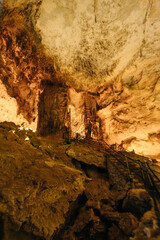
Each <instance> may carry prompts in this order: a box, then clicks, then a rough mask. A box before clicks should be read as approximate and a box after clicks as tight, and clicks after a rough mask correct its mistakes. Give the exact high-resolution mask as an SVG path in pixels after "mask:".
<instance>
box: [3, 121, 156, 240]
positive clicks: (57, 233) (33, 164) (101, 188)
mask: <svg viewBox="0 0 160 240" xmlns="http://www.w3.org/2000/svg"><path fill="white" fill-rule="evenodd" d="M125 157H126V159H127V161H128V165H126V159H125ZM132 159H133V160H132ZM121 160H123V161H121ZM137 160H139V161H140V163H141V165H142V170H143V171H142V170H140V168H139V165H138V166H137ZM145 162H148V164H149V165H148V166H150V168H151V169H152V170H154V169H155V165H153V164H152V163H151V162H149V161H148V159H146V158H144V157H140V156H138V155H136V154H134V153H132V154H131V153H127V152H115V151H113V150H112V149H111V148H110V149H105V147H104V146H103V145H102V144H101V143H98V142H95V141H92V142H90V140H89V141H86V140H85V141H80V142H78V143H77V142H74V141H72V142H71V143H69V144H67V143H66V141H64V140H63V139H61V138H59V137H57V136H55V135H52V136H51V137H48V138H42V137H37V134H36V133H33V132H32V131H31V130H25V129H20V128H19V127H18V126H16V125H15V124H13V123H8V122H4V123H1V124H0V239H2V240H22V239H24V240H42V239H43V240H53V239H55V240H60V239H61V240H68V239H69V240H82V239H88V240H97V239H98V240H106V239H108V240H117V239H119V240H124V239H126V240H127V239H133V240H139V239H142V238H143V239H146V240H149V239H152V240H157V239H158V236H160V229H159V225H160V218H159V210H160V204H159V197H158V192H159V191H160V184H157V187H158V192H153V188H152V187H153V186H152V183H151V182H149V178H148V176H147V174H149V173H151V172H149V171H146V170H147V168H146V165H145ZM126 166H128V168H127V167H126ZM128 169H130V175H129V174H128ZM143 173H145V176H144V175H143ZM155 174H157V176H159V174H160V168H159V167H156V171H155ZM131 175H132V176H131ZM150 177H155V176H154V175H152V174H151V175H150ZM151 186H152V187H151Z"/></svg>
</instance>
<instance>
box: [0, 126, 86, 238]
mask: <svg viewBox="0 0 160 240" xmlns="http://www.w3.org/2000/svg"><path fill="white" fill-rule="evenodd" d="M11 128H12V125H11ZM15 131H16V132H15V133H13V132H12V131H11V132H8V131H7V130H6V127H2V126H0V166H1V167H0V196H1V197H0V214H1V216H3V217H4V223H5V224H6V226H5V227H6V229H7V228H8V229H9V228H10V224H9V223H8V225H7V222H6V221H7V216H8V217H9V222H11V223H12V224H13V227H12V228H13V232H14V231H15V232H16V231H19V230H20V228H21V230H24V231H25V232H31V233H32V234H34V235H37V236H42V237H44V238H45V239H50V238H51V236H52V235H54V234H55V233H56V232H57V230H60V229H61V227H62V226H64V225H65V221H66V219H67V216H68V214H72V211H73V208H75V206H76V201H77V199H78V197H80V196H81V195H82V193H83V191H84V180H85V177H84V175H83V173H82V172H80V171H78V170H76V169H73V168H70V167H68V166H66V165H63V164H56V163H54V159H51V158H50V157H49V156H48V155H47V154H46V153H45V152H43V151H41V150H40V149H37V148H35V147H33V146H32V145H31V144H30V143H27V142H25V140H24V139H25V135H23V134H24V133H23V132H21V131H19V130H18V129H15ZM48 162H52V166H51V164H50V165H49V164H48ZM73 203H74V205H75V206H72V205H73ZM77 204H78V203H77ZM5 217H6V218H5ZM22 236H23V235H22ZM19 237H20V235H19ZM4 239H5V240H7V239H11V235H9V232H8V231H6V232H5V236H4ZM15 239H16V240H17V239H19V238H18V235H17V238H15Z"/></svg>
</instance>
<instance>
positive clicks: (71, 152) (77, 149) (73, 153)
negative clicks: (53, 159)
mask: <svg viewBox="0 0 160 240" xmlns="http://www.w3.org/2000/svg"><path fill="white" fill-rule="evenodd" d="M66 154H67V155H68V156H69V157H71V158H72V159H76V160H78V161H79V162H83V163H86V164H88V165H95V166H96V167H99V168H104V169H106V166H107V164H106V159H105V156H104V153H103V152H98V151H96V150H93V149H92V147H87V146H84V145H81V144H76V143H75V144H74V145H73V144H72V145H71V147H69V148H68V149H67V151H66Z"/></svg>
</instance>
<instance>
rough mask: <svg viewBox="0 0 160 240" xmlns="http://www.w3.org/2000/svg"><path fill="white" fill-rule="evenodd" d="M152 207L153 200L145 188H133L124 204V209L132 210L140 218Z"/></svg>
mask: <svg viewBox="0 0 160 240" xmlns="http://www.w3.org/2000/svg"><path fill="white" fill-rule="evenodd" d="M151 208H152V200H151V197H150V196H149V194H148V192H147V191H146V190H145V189H131V190H129V192H128V194H127V197H126V198H125V199H124V201H123V204H122V210H123V211H126V212H131V213H133V214H134V215H136V216H137V217H138V218H140V217H141V216H143V214H144V213H145V212H147V211H149V210H150V209H151Z"/></svg>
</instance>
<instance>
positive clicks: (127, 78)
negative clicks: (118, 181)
mask: <svg viewBox="0 0 160 240" xmlns="http://www.w3.org/2000/svg"><path fill="white" fill-rule="evenodd" d="M6 3H7V4H8V5H9V6H10V7H11V8H12V7H18V8H19V9H21V10H22V11H24V12H26V9H28V10H27V11H28V12H27V14H28V20H29V22H32V27H33V28H34V30H35V31H36V32H37V33H38V34H39V36H40V39H41V43H42V45H43V46H44V49H45V53H46V55H48V56H51V57H52V58H54V64H53V65H54V67H55V69H56V71H58V73H59V74H60V75H61V78H62V79H64V81H65V82H66V84H67V85H68V86H70V87H72V88H76V89H78V90H79V92H77V93H76V91H75V93H74V90H73V94H71V95H72V97H73V98H72V99H71V98H70V107H71V108H73V109H72V112H73V113H74V115H75V116H76V117H75V118H74V119H73V121H72V128H73V130H74V131H77V129H80V132H81V133H82V135H83V134H84V132H85V127H84V116H83V114H82V112H84V104H82V103H83V100H82V102H81V100H80V98H81V97H80V95H81V94H82V93H80V92H81V91H82V90H83V91H84V90H87V91H90V92H94V93H98V94H97V97H96V102H97V106H98V108H97V113H96V114H97V116H99V117H100V119H101V122H102V130H103V138H104V139H105V140H106V141H107V142H108V143H110V144H112V143H115V142H116V143H118V144H121V143H122V145H123V147H125V148H127V149H129V150H132V149H135V151H137V152H138V153H141V154H145V155H155V156H156V157H157V158H158V154H160V151H159V149H160V137H159V135H160V134H159V133H160V127H159V118H160V108H159V106H160V104H159V103H160V80H159V77H160V73H159V69H160V57H159V56H160V3H159V1H158V0H150V1H148V0H144V1H140V0H135V1H133V0H128V1H126V0H112V1H111V0H94V1H93V0H88V1H79V0H71V1H68V0H63V1H56V0H42V1H41V2H39V1H33V0H23V1H20V0H19V1H14V0H7V1H6ZM24 9H25V10H24ZM33 82H37V81H36V80H34V81H33ZM74 99H76V101H74ZM78 99H79V100H78ZM73 102H74V103H73ZM76 104H77V105H76ZM78 119H80V120H78ZM76 121H78V127H77V128H76V127H75V126H76Z"/></svg>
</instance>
